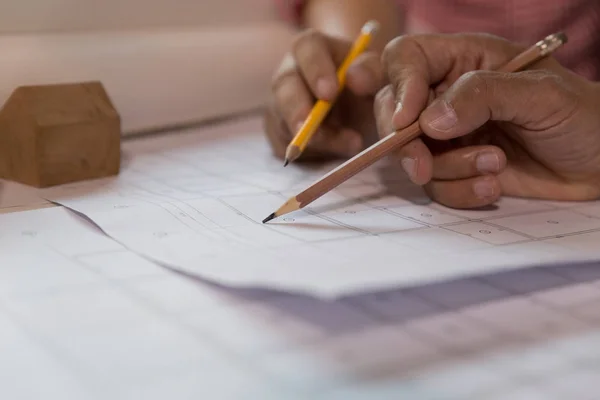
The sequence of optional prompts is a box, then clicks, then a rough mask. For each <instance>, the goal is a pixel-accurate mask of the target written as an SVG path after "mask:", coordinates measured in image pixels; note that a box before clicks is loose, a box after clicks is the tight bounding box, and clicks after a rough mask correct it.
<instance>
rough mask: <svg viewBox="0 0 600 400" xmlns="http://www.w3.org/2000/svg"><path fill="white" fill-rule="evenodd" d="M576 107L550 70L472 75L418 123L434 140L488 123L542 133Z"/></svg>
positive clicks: (482, 72) (451, 87) (438, 100)
mask: <svg viewBox="0 0 600 400" xmlns="http://www.w3.org/2000/svg"><path fill="white" fill-rule="evenodd" d="M575 104H576V101H574V96H573V95H571V91H570V90H569V89H568V87H567V86H565V84H564V83H563V79H562V78H560V77H559V76H558V75H554V74H553V73H551V72H549V71H525V72H519V73H503V72H491V71H475V72H469V73H467V74H464V75H463V76H461V77H460V78H459V79H458V80H457V81H456V82H455V83H454V84H453V85H452V86H450V88H449V89H448V90H447V91H446V92H445V93H444V94H442V95H441V96H440V97H438V98H437V99H435V100H434V101H433V102H432V103H431V104H430V105H429V107H427V108H426V109H425V110H424V111H423V112H422V113H421V115H420V117H419V123H420V126H421V129H422V130H423V132H424V133H425V134H426V135H428V136H430V137H432V138H434V139H439V140H448V139H452V138H455V137H459V136H463V135H467V134H469V133H471V132H473V131H475V130H476V129H477V128H479V127H481V126H482V125H484V124H485V123H486V122H488V121H506V122H511V123H513V124H516V125H519V126H521V127H523V128H525V129H529V130H544V129H548V128H550V127H551V126H553V125H556V124H557V123H559V122H560V118H561V116H564V115H565V111H566V110H569V112H570V111H572V110H573V106H574V105H575Z"/></svg>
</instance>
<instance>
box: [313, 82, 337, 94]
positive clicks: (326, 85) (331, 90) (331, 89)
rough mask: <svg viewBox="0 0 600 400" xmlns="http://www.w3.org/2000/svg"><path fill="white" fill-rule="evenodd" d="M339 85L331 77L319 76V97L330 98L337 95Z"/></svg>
mask: <svg viewBox="0 0 600 400" xmlns="http://www.w3.org/2000/svg"><path fill="white" fill-rule="evenodd" d="M336 90H337V85H336V84H335V82H333V80H331V79H329V78H319V80H318V81H317V93H316V94H317V97H319V98H321V99H329V98H331V97H333V96H334V95H335V91H336Z"/></svg>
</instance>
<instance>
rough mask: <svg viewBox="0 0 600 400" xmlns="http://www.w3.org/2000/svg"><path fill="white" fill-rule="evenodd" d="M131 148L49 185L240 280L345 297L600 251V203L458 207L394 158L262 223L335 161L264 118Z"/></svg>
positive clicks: (98, 214)
mask: <svg viewBox="0 0 600 400" xmlns="http://www.w3.org/2000/svg"><path fill="white" fill-rule="evenodd" d="M124 152H125V155H126V158H125V161H124V163H123V171H122V173H121V175H120V176H119V177H118V178H114V179H113V178H111V179H106V180H102V181H99V182H84V183H76V184H71V185H66V186H63V187H58V188H53V189H50V190H46V191H44V192H42V193H43V195H44V196H45V197H46V198H48V199H51V200H52V201H55V202H58V203H61V204H63V205H65V206H67V207H70V208H72V209H74V210H76V211H78V212H81V213H83V214H85V215H87V216H88V217H89V218H90V219H92V220H93V221H94V222H95V223H96V224H98V225H99V226H100V227H101V228H102V229H103V230H104V232H106V233H107V234H108V235H109V236H111V237H113V238H115V239H116V240H117V241H118V242H120V243H121V244H123V245H124V246H125V247H127V248H129V249H131V250H133V251H135V252H136V253H138V254H141V255H143V256H145V257H148V258H149V259H152V260H155V261H157V262H159V263H161V264H164V265H166V266H169V267H171V268H174V269H177V270H180V271H183V272H185V273H189V274H192V275H194V276H198V277H201V278H203V279H207V280H209V281H213V282H217V283H221V284H225V285H230V286H233V287H261V288H274V289H278V290H283V291H290V292H297V293H307V294H311V295H315V296H323V297H332V298H335V297H339V296H342V295H348V294H351V293H355V292H363V291H372V290H379V289H383V288H390V287H404V286H413V285H421V284H427V283H430V282H435V281H442V280H446V279H455V278H460V277H467V276H477V275H485V274H489V273H491V272H494V271H502V270H508V269H514V268H524V267H530V266H533V265H540V264H542V265H543V264H548V263H556V262H560V261H578V260H591V259H598V258H600V247H599V246H598V245H597V243H598V242H597V240H596V239H595V238H596V237H597V236H598V234H599V233H598V232H600V202H588V203H582V204H578V203H553V202H540V201H530V200H526V199H513V198H503V199H502V200H500V201H499V202H498V203H497V205H495V206H494V207H490V208H488V209H486V210H477V211H473V210H453V209H448V208H445V207H442V206H440V205H438V204H435V203H431V202H430V201H429V199H428V198H427V197H426V196H425V195H424V193H423V192H422V191H421V189H420V188H419V187H417V186H414V185H412V184H410V183H408V181H407V180H406V178H405V177H404V175H403V174H402V172H401V171H400V169H399V168H393V167H391V166H388V165H385V164H383V163H380V164H378V165H376V166H373V167H371V168H369V169H367V170H365V171H363V172H362V173H360V174H359V175H357V176H356V177H354V178H352V179H351V180H350V181H348V182H345V183H344V184H342V185H341V186H340V187H339V188H337V189H336V190H334V191H333V192H332V193H329V194H327V195H325V196H324V197H323V198H321V199H319V200H317V201H316V202H315V203H314V204H312V205H310V206H309V207H308V208H307V209H305V210H302V211H299V212H295V213H293V214H288V215H286V216H283V217H281V218H279V219H276V220H274V221H272V222H270V223H268V224H262V223H261V220H262V219H263V218H265V217H266V216H267V215H269V214H270V213H271V212H272V211H274V210H275V209H277V208H278V207H279V206H280V205H281V204H282V203H283V202H284V201H285V200H287V198H289V197H290V196H293V195H295V194H296V193H298V192H299V191H301V190H302V189H304V188H305V187H307V186H308V185H309V184H310V183H312V182H313V181H314V180H315V179H317V178H319V177H320V176H322V175H323V174H324V173H325V172H327V171H328V170H330V169H331V168H332V166H331V165H325V166H316V167H315V166H310V167H303V166H298V165H291V166H288V167H287V168H285V169H284V168H283V167H282V165H281V160H277V159H274V158H273V156H272V155H271V152H270V149H269V147H268V144H267V142H266V139H265V137H264V135H263V133H262V127H261V122H260V120H258V119H249V120H239V121H235V122H231V123H227V124H223V125H217V126H213V127H210V128H206V129H202V130H194V131H190V132H185V133H175V132H173V133H172V134H170V135H165V136H159V137H154V138H143V139H137V140H132V141H128V142H126V144H125V145H124ZM591 238H594V239H591Z"/></svg>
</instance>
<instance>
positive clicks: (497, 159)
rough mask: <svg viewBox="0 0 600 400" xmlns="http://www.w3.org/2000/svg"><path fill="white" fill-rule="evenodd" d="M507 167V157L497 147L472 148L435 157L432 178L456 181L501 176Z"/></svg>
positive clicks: (456, 150) (460, 149)
mask: <svg viewBox="0 0 600 400" xmlns="http://www.w3.org/2000/svg"><path fill="white" fill-rule="evenodd" d="M505 167H506V155H505V154H504V152H503V151H502V149H500V148H498V147H495V146H472V147H464V148H459V149H455V150H451V151H447V152H444V153H441V154H439V155H436V156H434V157H433V168H432V169H433V172H432V177H433V179H436V180H456V179H465V178H472V177H476V176H479V175H485V174H499V173H500V172H502V171H503V170H504V168H505Z"/></svg>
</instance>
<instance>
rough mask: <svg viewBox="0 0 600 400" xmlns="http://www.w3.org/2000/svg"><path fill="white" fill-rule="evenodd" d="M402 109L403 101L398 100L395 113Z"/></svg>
mask: <svg viewBox="0 0 600 400" xmlns="http://www.w3.org/2000/svg"><path fill="white" fill-rule="evenodd" d="M401 111H402V103H401V102H399V101H398V102H396V109H395V110H394V114H398V113H400V112H401Z"/></svg>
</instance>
